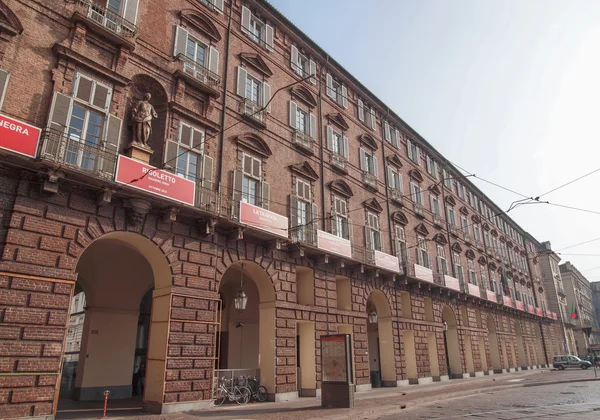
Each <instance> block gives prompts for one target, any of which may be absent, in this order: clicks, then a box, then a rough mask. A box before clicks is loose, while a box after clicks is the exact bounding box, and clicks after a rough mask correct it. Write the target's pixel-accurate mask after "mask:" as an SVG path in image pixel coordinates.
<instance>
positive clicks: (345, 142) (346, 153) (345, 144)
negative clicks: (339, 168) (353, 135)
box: [342, 136, 350, 160]
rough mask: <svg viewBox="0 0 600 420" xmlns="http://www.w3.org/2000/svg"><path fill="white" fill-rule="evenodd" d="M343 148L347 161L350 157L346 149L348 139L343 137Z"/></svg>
mask: <svg viewBox="0 0 600 420" xmlns="http://www.w3.org/2000/svg"><path fill="white" fill-rule="evenodd" d="M342 144H343V146H344V150H343V152H344V157H345V158H346V160H348V159H349V157H350V150H349V149H348V137H346V136H344V137H343V143H342Z"/></svg>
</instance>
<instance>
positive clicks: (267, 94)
mask: <svg viewBox="0 0 600 420" xmlns="http://www.w3.org/2000/svg"><path fill="white" fill-rule="evenodd" d="M262 88H263V107H264V106H266V107H267V112H268V113H270V112H271V104H270V102H269V101H270V100H271V85H269V84H268V83H267V82H263V83H262Z"/></svg>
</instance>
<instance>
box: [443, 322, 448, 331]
mask: <svg viewBox="0 0 600 420" xmlns="http://www.w3.org/2000/svg"><path fill="white" fill-rule="evenodd" d="M443 324H444V332H446V331H448V323H447V322H446V321H444V322H443Z"/></svg>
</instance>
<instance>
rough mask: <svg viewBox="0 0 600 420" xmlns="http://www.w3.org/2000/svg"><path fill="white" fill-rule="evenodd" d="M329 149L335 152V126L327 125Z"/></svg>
mask: <svg viewBox="0 0 600 420" xmlns="http://www.w3.org/2000/svg"><path fill="white" fill-rule="evenodd" d="M327 150H329V151H331V152H333V128H331V126H330V125H328V126H327Z"/></svg>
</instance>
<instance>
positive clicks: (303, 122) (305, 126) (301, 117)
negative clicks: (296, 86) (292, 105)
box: [296, 107, 310, 134]
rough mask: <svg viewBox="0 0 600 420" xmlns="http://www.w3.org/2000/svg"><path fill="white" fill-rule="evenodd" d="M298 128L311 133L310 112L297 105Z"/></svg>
mask: <svg viewBox="0 0 600 420" xmlns="http://www.w3.org/2000/svg"><path fill="white" fill-rule="evenodd" d="M296 130H298V131H300V132H302V133H305V134H310V117H309V114H308V112H306V111H303V110H301V109H300V108H298V107H296Z"/></svg>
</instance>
